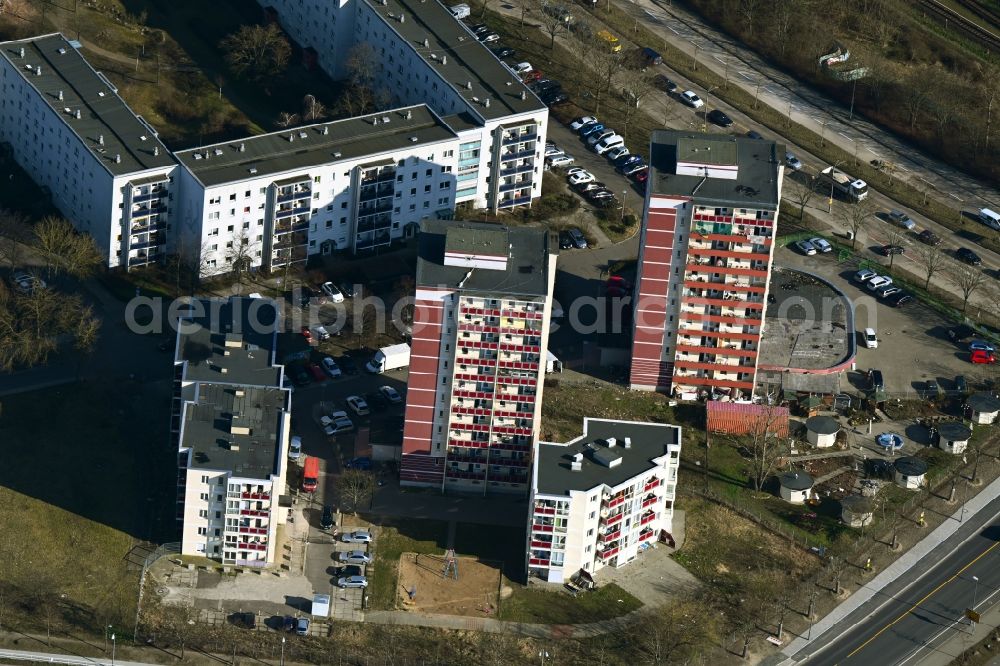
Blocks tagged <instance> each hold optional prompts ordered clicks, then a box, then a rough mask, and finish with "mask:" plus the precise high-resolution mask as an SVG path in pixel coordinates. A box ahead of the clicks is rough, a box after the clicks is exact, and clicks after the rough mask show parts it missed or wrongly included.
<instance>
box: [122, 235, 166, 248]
mask: <svg viewBox="0 0 1000 666" xmlns="http://www.w3.org/2000/svg"><path fill="white" fill-rule="evenodd" d="M166 242H167V239H166V238H162V237H158V238H154V239H152V240H148V241H145V242H142V243H129V245H128V249H129V250H143V249H146V248H151V247H157V246H159V245H163V244H164V243H166Z"/></svg>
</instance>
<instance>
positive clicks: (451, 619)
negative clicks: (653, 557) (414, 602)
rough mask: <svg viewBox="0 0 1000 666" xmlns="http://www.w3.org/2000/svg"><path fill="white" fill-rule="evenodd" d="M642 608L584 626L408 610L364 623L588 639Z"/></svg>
mask: <svg viewBox="0 0 1000 666" xmlns="http://www.w3.org/2000/svg"><path fill="white" fill-rule="evenodd" d="M643 611H644V609H642V608H640V609H639V610H634V611H632V612H631V613H627V614H625V615H622V616H620V617H616V618H612V619H610V620H601V621H600V622H587V623H585V624H530V623H527V622H507V621H504V620H494V619H491V618H479V617H460V616H457V615H438V614H436V613H417V612H409V611H369V612H368V614H367V616H366V617H365V619H366V621H368V622H375V623H378V624H389V625H403V626H410V627H436V628H439V629H455V630H458V631H485V632H488V633H492V634H515V635H518V636H527V637H530V638H559V639H565V638H592V637H594V636H600V635H601V634H607V633H611V632H613V631H621V630H623V629H625V628H627V627H629V626H631V625H632V623H633V622H634V618H635V617H636V616H638V615H639V614H641V613H642V612H643Z"/></svg>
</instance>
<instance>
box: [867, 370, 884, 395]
mask: <svg viewBox="0 0 1000 666" xmlns="http://www.w3.org/2000/svg"><path fill="white" fill-rule="evenodd" d="M868 388H870V389H882V390H883V391H884V390H885V380H884V379H883V378H882V371H881V370H877V369H876V368H871V369H869V370H868Z"/></svg>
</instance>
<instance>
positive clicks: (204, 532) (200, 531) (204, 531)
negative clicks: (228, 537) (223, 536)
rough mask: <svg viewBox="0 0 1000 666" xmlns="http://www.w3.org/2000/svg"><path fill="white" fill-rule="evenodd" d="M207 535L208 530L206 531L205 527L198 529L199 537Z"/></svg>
mask: <svg viewBox="0 0 1000 666" xmlns="http://www.w3.org/2000/svg"><path fill="white" fill-rule="evenodd" d="M206 534H208V529H206V528H204V527H199V528H198V535H199V536H205V535H206Z"/></svg>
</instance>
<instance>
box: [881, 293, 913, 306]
mask: <svg viewBox="0 0 1000 666" xmlns="http://www.w3.org/2000/svg"><path fill="white" fill-rule="evenodd" d="M912 300H913V296H911V295H910V294H908V293H906V292H905V291H899V292H897V293H895V294H893V295H892V296H887V297H886V299H885V302H886V303H887V304H888V305H891V306H892V307H894V308H898V307H902V306H904V305H906V304H907V303H909V302H910V301H912Z"/></svg>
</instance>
